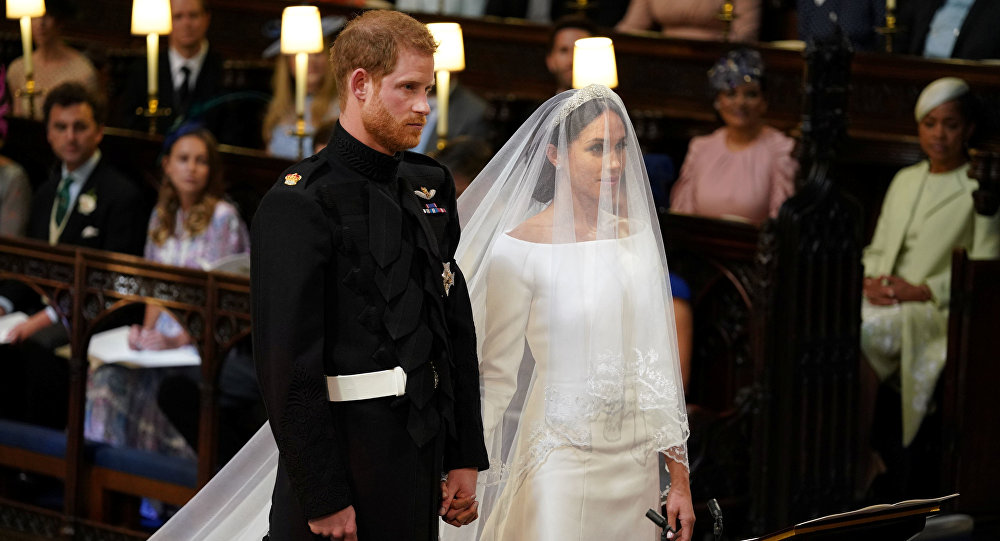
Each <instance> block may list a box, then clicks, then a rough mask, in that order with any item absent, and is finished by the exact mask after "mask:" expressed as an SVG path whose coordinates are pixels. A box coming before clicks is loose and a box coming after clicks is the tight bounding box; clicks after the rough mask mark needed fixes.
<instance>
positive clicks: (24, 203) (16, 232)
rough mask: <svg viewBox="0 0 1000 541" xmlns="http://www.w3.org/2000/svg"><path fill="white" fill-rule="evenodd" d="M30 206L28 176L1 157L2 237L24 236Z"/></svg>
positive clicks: (0, 229)
mask: <svg viewBox="0 0 1000 541" xmlns="http://www.w3.org/2000/svg"><path fill="white" fill-rule="evenodd" d="M3 129H6V127H4V128H3ZM30 206H31V183H30V182H29V181H28V174H27V173H25V172H24V168H23V167H21V166H20V165H18V164H17V162H15V161H14V160H12V159H10V158H8V157H6V156H0V235H7V236H13V237H21V236H24V232H25V230H26V228H27V226H28V209H29V208H30Z"/></svg>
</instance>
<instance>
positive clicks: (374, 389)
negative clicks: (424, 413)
mask: <svg viewBox="0 0 1000 541" xmlns="http://www.w3.org/2000/svg"><path fill="white" fill-rule="evenodd" d="M326 391H327V396H329V397H330V402H349V401H352V400H368V399H369V398H381V397H383V396H403V394H404V393H405V392H406V372H404V371H403V368H402V367H400V366H397V367H396V368H393V369H392V370H380V371H378V372H368V373H365V374H350V375H347V376H327V377H326Z"/></svg>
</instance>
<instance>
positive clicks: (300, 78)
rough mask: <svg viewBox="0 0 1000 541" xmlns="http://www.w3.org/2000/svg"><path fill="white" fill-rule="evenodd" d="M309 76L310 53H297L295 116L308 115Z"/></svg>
mask: <svg viewBox="0 0 1000 541" xmlns="http://www.w3.org/2000/svg"><path fill="white" fill-rule="evenodd" d="M308 75H309V53H295V114H296V115H298V116H300V117H301V116H303V115H305V114H306V77H308Z"/></svg>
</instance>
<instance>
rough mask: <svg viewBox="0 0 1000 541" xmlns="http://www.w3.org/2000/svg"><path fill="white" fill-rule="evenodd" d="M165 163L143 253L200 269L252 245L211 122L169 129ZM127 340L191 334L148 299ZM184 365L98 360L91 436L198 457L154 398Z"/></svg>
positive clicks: (159, 345) (167, 341) (180, 339)
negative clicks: (229, 191)
mask: <svg viewBox="0 0 1000 541" xmlns="http://www.w3.org/2000/svg"><path fill="white" fill-rule="evenodd" d="M162 168H163V182H162V184H161V186H160V195H159V199H158V201H157V203H156V208H155V209H154V210H153V214H152V216H151V217H150V219H149V230H148V236H147V240H146V252H145V257H146V259H149V260H151V261H156V262H158V263H165V264H168V265H174V266H178V267H190V268H199V269H200V268H205V267H208V266H210V265H211V264H212V263H214V262H215V261H218V260H220V259H222V258H224V257H227V256H231V255H233V254H241V253H246V252H248V251H249V249H250V241H249V236H248V232H247V228H246V225H245V224H244V223H243V220H242V219H241V218H240V215H239V212H237V210H236V208H235V207H234V206H233V205H231V204H230V203H228V202H226V201H225V200H224V199H223V183H222V171H221V159H220V157H219V153H218V150H217V148H216V143H215V138H214V137H213V136H212V134H211V133H210V132H208V130H206V129H203V128H200V127H198V126H193V125H185V126H182V127H181V129H179V130H178V131H177V132H176V133H175V134H172V135H170V136H168V138H167V140H166V141H165V142H164V158H163V162H162ZM128 342H129V346H130V347H131V348H132V349H136V350H163V349H175V348H178V347H181V346H185V345H188V344H190V343H191V337H190V336H188V334H187V332H186V331H185V330H184V328H183V327H182V326H181V325H180V323H178V322H177V320H175V319H174V318H173V317H171V316H170V315H169V314H168V313H167V312H165V311H164V310H163V309H162V308H159V307H157V306H154V305H147V306H146V317H145V320H144V322H143V324H142V325H141V326H140V325H135V326H133V327H132V328H131V330H130V333H129V337H128ZM183 371H190V369H189V368H182V369H170V368H157V369H131V368H126V367H123V366H121V365H117V364H107V365H102V366H101V367H99V368H98V369H97V370H95V371H94V372H93V373H92V374H91V375H90V378H89V380H88V384H87V386H88V388H87V410H86V421H85V428H84V430H85V434H86V436H87V437H88V438H89V439H92V440H95V441H103V442H107V443H111V444H114V445H120V446H127V447H133V448H137V449H143V450H147V451H154V452H159V453H164V454H169V455H178V456H191V457H193V456H194V455H193V452H192V451H191V449H190V447H188V445H187V443H186V442H185V440H184V438H183V437H182V436H181V435H180V434H179V433H178V432H177V431H176V430H175V429H174V428H173V426H172V425H170V423H169V422H168V421H167V419H166V417H164V416H163V414H162V413H161V412H160V410H159V408H158V407H157V404H156V396H157V390H158V387H159V383H160V381H161V380H162V379H163V378H165V377H167V376H171V375H174V374H175V373H177V372H183Z"/></svg>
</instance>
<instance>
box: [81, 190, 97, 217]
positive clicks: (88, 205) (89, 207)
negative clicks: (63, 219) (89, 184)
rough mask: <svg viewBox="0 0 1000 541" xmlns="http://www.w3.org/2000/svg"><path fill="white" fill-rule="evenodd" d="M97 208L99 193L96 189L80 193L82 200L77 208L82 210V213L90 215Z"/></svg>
mask: <svg viewBox="0 0 1000 541" xmlns="http://www.w3.org/2000/svg"><path fill="white" fill-rule="evenodd" d="M96 208H97V194H96V193H94V190H90V191H89V192H87V193H82V194H80V201H79V202H78V203H77V205H76V209H77V210H78V211H80V214H83V215H84V216H89V215H90V213H91V212H94V209H96Z"/></svg>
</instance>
